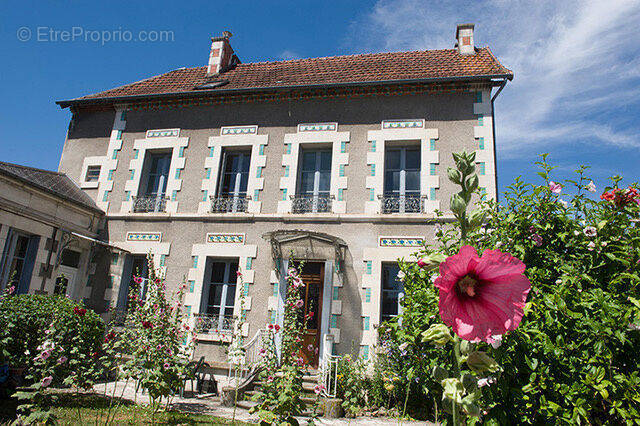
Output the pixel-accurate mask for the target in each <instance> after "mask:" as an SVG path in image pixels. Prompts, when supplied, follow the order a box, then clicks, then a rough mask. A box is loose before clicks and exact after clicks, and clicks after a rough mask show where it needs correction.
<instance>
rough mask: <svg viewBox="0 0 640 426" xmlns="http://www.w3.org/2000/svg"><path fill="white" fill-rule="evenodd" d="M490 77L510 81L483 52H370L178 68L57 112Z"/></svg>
mask: <svg viewBox="0 0 640 426" xmlns="http://www.w3.org/2000/svg"><path fill="white" fill-rule="evenodd" d="M491 77H502V78H509V79H511V78H513V73H512V72H511V71H510V70H509V69H507V68H505V67H504V66H502V64H500V62H498V60H497V59H496V58H495V56H493V54H492V53H491V50H490V49H489V48H488V47H484V48H479V49H477V51H476V54H475V55H461V54H459V53H458V51H457V50H456V49H447V50H420V51H413V52H395V53H370V54H360V55H349V56H332V57H326V58H311V59H296V60H292V61H278V62H255V63H246V64H243V63H240V64H238V65H236V66H235V67H233V68H231V69H229V70H227V71H225V72H223V73H220V74H218V75H215V76H210V77H207V75H206V67H197V68H182V69H178V70H174V71H170V72H168V73H165V74H161V75H158V76H155V77H151V78H148V79H146V80H141V81H138V82H135V83H131V84H127V85H124V86H120V87H116V88H115V89H110V90H106V91H104V92H99V93H95V94H92V95H88V96H84V97H81V98H77V99H74V100H72V101H60V102H59V104H60V105H61V106H62V107H65V106H68V105H69V104H70V103H74V102H76V101H80V102H83V101H85V102H87V101H90V100H97V99H108V98H120V97H132V96H158V95H169V94H177V93H185V92H186V93H203V92H205V93H223V92H225V91H230V90H260V89H268V88H284V87H310V86H331V85H333V86H340V85H349V84H363V83H364V84H366V83H378V82H380V83H381V82H384V83H393V82H406V81H439V80H441V81H452V80H465V79H469V80H472V79H473V80H477V79H483V78H485V79H488V78H491ZM222 80H224V81H227V82H228V83H226V84H224V85H221V86H219V87H217V88H213V89H207V90H198V89H196V87H198V86H200V85H203V84H205V83H210V82H213V81H222Z"/></svg>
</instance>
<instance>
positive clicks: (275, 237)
mask: <svg viewBox="0 0 640 426" xmlns="http://www.w3.org/2000/svg"><path fill="white" fill-rule="evenodd" d="M262 238H264V239H265V240H267V241H269V243H270V244H271V256H272V257H273V262H274V263H275V267H276V268H275V269H276V271H277V272H278V274H279V273H280V265H281V263H282V258H283V256H282V251H283V246H284V247H285V250H286V248H287V246H289V247H290V248H291V251H292V252H293V253H294V257H298V255H297V253H296V251H297V250H294V248H302V249H303V250H305V249H306V248H313V242H314V241H315V242H319V243H321V244H322V245H323V246H330V247H333V257H334V260H335V268H336V272H341V271H342V268H343V265H344V257H345V252H346V249H347V243H346V242H345V241H344V240H343V239H342V238H338V237H335V236H333V235H329V234H324V233H322V232H313V231H305V230H303V229H294V230H279V231H273V232H267V233H266V234H263V235H262ZM312 250H313V249H312Z"/></svg>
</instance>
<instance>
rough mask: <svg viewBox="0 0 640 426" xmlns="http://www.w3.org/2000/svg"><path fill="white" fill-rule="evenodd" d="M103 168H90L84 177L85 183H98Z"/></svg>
mask: <svg viewBox="0 0 640 426" xmlns="http://www.w3.org/2000/svg"><path fill="white" fill-rule="evenodd" d="M101 168H102V167H101V166H88V167H87V173H86V174H85V175H84V181H85V182H97V181H98V179H99V178H100V169H101Z"/></svg>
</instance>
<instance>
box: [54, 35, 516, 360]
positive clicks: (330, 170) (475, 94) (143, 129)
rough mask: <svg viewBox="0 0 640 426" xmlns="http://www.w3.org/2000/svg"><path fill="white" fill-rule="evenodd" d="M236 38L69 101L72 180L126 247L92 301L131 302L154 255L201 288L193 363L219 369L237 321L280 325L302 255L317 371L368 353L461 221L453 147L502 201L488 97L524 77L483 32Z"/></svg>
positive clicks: (173, 280) (109, 237) (193, 288)
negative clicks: (343, 38)
mask: <svg viewBox="0 0 640 426" xmlns="http://www.w3.org/2000/svg"><path fill="white" fill-rule="evenodd" d="M230 37H231V34H230V33H228V32H225V33H224V34H223V35H222V36H221V37H216V38H213V39H212V45H211V50H210V54H209V63H208V65H207V66H205V67H198V68H184V69H178V70H174V71H171V72H168V73H166V74H162V75H159V76H156V77H152V78H150V79H146V80H142V81H139V82H136V83H132V84H128V85H125V86H121V87H118V88H115V89H111V90H107V91H105V92H101V93H97V94H93V95H88V96H84V97H81V98H77V99H72V100H66V101H60V102H58V103H59V104H60V106H61V107H63V108H70V110H71V112H72V114H73V115H72V119H71V123H70V125H69V131H68V135H67V139H66V142H65V145H64V149H63V153H62V157H61V160H60V166H59V170H60V171H61V172H64V173H66V174H67V175H68V176H70V177H72V178H73V179H74V180H76V182H77V183H78V185H79V186H80V187H81V188H82V189H83V190H84V191H85V192H86V194H88V195H89V196H90V197H91V198H92V199H93V200H95V202H96V204H97V205H98V206H99V207H100V208H101V209H102V210H104V212H105V218H106V222H105V223H106V224H105V229H104V236H105V242H107V243H108V244H109V245H111V246H114V247H117V248H118V250H120V254H119V255H117V256H112V257H111V258H110V259H105V260H103V263H104V266H102V268H105V269H106V268H108V270H109V273H108V274H105V275H107V278H106V279H104V283H102V284H98V283H94V284H93V285H92V287H91V289H92V290H91V293H90V294H89V295H87V301H88V303H90V304H91V306H92V307H94V308H95V309H98V310H100V311H106V310H107V308H108V307H110V306H111V307H114V308H116V310H119V309H120V310H121V309H124V308H125V306H126V296H127V294H128V291H129V288H130V285H131V284H130V283H131V279H132V276H133V275H134V274H136V273H139V274H142V275H144V274H145V273H146V272H145V261H144V258H145V256H146V255H148V254H150V255H151V256H152V257H153V259H154V263H155V266H156V267H157V268H158V269H159V270H160V271H161V273H163V274H165V275H166V279H167V283H168V285H173V286H176V288H177V286H178V285H179V284H181V283H182V282H183V281H184V282H186V283H187V285H188V293H187V296H186V300H185V309H186V311H187V313H188V314H189V318H190V321H191V322H192V324H193V325H194V326H196V327H197V329H198V330H199V335H198V341H199V344H198V348H197V350H196V351H197V354H196V355H199V354H204V355H206V356H207V357H208V358H209V359H210V360H212V361H216V360H218V361H222V360H224V358H225V355H224V348H225V345H226V342H228V340H229V336H230V334H229V333H230V329H231V328H232V327H233V321H234V318H237V317H239V316H244V317H246V319H247V324H246V325H245V328H244V329H243V330H242V332H243V334H244V336H246V338H247V339H250V338H251V337H252V336H254V335H255V333H256V332H257V331H258V330H259V329H261V328H263V327H264V326H265V324H266V323H268V322H272V323H278V322H281V321H282V309H283V308H282V306H283V295H284V292H285V282H284V281H283V275H284V274H282V273H281V272H282V271H286V269H287V268H288V267H289V266H290V265H292V263H293V262H296V261H301V260H305V262H306V263H305V266H304V271H303V274H304V279H305V280H306V282H307V286H306V289H307V290H306V294H305V307H304V309H305V312H314V316H313V318H312V320H310V322H309V324H308V326H309V333H308V336H305V339H307V340H308V342H309V345H311V346H310V348H312V349H311V350H309V353H307V354H306V356H307V357H308V359H309V361H310V362H311V363H312V364H314V363H317V361H318V358H319V357H320V358H321V357H322V356H323V355H325V354H326V353H328V352H334V353H347V352H350V351H351V350H352V348H353V347H355V348H359V351H360V353H361V354H362V356H364V357H368V356H369V353H370V351H372V350H373V346H375V344H376V327H377V325H378V324H379V323H380V322H381V321H383V320H384V319H387V318H389V317H392V316H394V315H397V314H398V311H399V309H401V308H400V307H399V303H398V301H399V300H400V299H401V297H402V283H401V281H399V280H398V279H397V272H398V269H397V263H396V261H397V259H398V258H401V257H404V258H406V259H409V258H410V256H411V254H412V253H413V252H414V251H415V250H416V249H417V248H418V247H419V246H420V245H421V244H422V243H423V242H425V241H428V240H430V239H431V238H433V231H434V224H435V223H436V222H437V221H438V220H439V219H438V220H436V216H435V213H434V212H435V210H436V209H440V210H442V211H444V212H445V217H444V219H443V220H448V219H450V218H451V217H452V216H451V215H450V214H446V211H447V210H448V204H449V202H448V200H449V197H450V196H451V194H452V193H453V191H454V190H455V189H454V187H453V185H452V184H451V183H450V182H448V180H447V178H446V170H447V167H449V166H451V165H453V160H452V157H451V154H452V153H453V152H457V151H461V150H463V149H464V150H467V151H471V150H474V151H476V152H477V162H478V171H479V175H480V187H481V188H482V191H483V192H484V194H486V196H488V197H495V193H496V180H495V176H496V168H495V151H494V132H493V110H492V106H493V98H492V95H493V96H494V97H495V94H496V93H498V91H499V90H501V89H502V87H504V85H505V84H506V82H507V81H508V80H511V79H512V78H513V74H512V72H511V71H509V70H508V69H507V68H505V67H503V66H502V65H501V64H500V63H499V62H498V60H497V59H496V58H495V57H494V56H493V54H492V53H491V51H490V50H489V49H488V48H486V47H485V48H477V47H475V46H474V45H473V25H462V26H458V29H457V31H456V39H457V44H456V47H455V48H454V49H449V50H435V51H416V52H397V53H379V54H362V55H352V56H336V57H328V58H313V59H301V60H292V61H280V62H258V63H246V64H245V63H242V62H241V61H240V59H239V58H238V56H237V55H236V54H235V52H234V51H233V49H232V48H231V44H230ZM87 176H97V179H94V178H92V179H87ZM118 250H116V252H117V251H118ZM236 271H241V273H242V275H243V283H244V284H243V286H242V288H241V286H240V281H239V280H237V279H236V274H235V272H236ZM110 283H113V285H111V284H110ZM241 291H242V292H245V294H246V302H245V303H244V305H243V306H240V302H239V300H238V295H239V294H240V292H241Z"/></svg>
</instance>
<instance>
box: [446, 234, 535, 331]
mask: <svg viewBox="0 0 640 426" xmlns="http://www.w3.org/2000/svg"><path fill="white" fill-rule="evenodd" d="M524 270H525V265H524V263H522V261H520V260H519V259H516V258H515V257H513V256H511V255H509V254H507V253H502V252H500V251H499V250H486V251H485V252H484V253H483V254H482V257H479V256H478V253H477V252H476V249H475V248H473V247H471V246H463V247H462V249H460V253H458V254H456V255H454V256H450V257H449V258H447V260H445V261H444V262H443V263H441V264H440V277H438V278H437V279H436V280H435V286H436V287H437V288H438V289H440V302H439V309H440V316H441V317H442V320H443V321H444V323H445V324H447V325H448V326H450V327H451V328H452V329H453V331H454V332H455V333H456V334H457V335H458V336H460V337H461V338H462V339H465V340H469V341H484V342H489V341H493V339H492V337H491V336H493V335H499V336H501V335H503V334H505V333H506V332H507V331H510V330H513V329H515V328H516V327H518V325H519V324H520V320H521V319H522V315H523V308H524V304H525V302H526V300H527V294H528V293H529V290H530V289H531V284H530V282H529V279H528V278H527V277H526V276H525V275H524Z"/></svg>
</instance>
